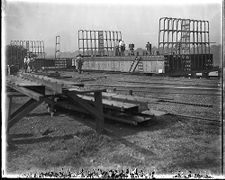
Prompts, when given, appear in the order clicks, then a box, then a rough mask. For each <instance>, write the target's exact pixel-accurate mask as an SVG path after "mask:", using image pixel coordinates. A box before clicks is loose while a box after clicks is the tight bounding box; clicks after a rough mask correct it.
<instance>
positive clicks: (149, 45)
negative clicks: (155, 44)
mask: <svg viewBox="0 0 225 180" xmlns="http://www.w3.org/2000/svg"><path fill="white" fill-rule="evenodd" d="M146 49H147V53H148V55H151V54H152V44H151V43H149V42H147V44H146Z"/></svg>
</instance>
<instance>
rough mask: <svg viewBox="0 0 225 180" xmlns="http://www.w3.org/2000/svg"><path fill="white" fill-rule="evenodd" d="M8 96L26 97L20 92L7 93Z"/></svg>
mask: <svg viewBox="0 0 225 180" xmlns="http://www.w3.org/2000/svg"><path fill="white" fill-rule="evenodd" d="M7 96H9V97H26V95H24V94H22V93H20V92H7Z"/></svg>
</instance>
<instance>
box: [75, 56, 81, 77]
mask: <svg viewBox="0 0 225 180" xmlns="http://www.w3.org/2000/svg"><path fill="white" fill-rule="evenodd" d="M76 62H77V70H78V72H79V74H81V72H82V66H83V58H82V56H81V54H79V55H78V57H77V59H76Z"/></svg>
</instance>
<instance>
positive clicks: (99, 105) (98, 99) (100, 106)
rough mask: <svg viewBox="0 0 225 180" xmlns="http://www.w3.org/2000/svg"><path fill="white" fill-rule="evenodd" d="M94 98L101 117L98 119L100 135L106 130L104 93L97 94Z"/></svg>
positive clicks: (97, 125)
mask: <svg viewBox="0 0 225 180" xmlns="http://www.w3.org/2000/svg"><path fill="white" fill-rule="evenodd" d="M94 97H95V108H96V109H97V113H98V114H99V117H98V118H96V131H97V132H98V133H102V131H103V129H104V115H103V104H102V92H95V93H94Z"/></svg>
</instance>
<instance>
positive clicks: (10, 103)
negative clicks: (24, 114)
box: [7, 96, 12, 121]
mask: <svg viewBox="0 0 225 180" xmlns="http://www.w3.org/2000/svg"><path fill="white" fill-rule="evenodd" d="M7 100H8V117H7V120H8V121H9V118H10V116H11V108H12V96H7Z"/></svg>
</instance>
